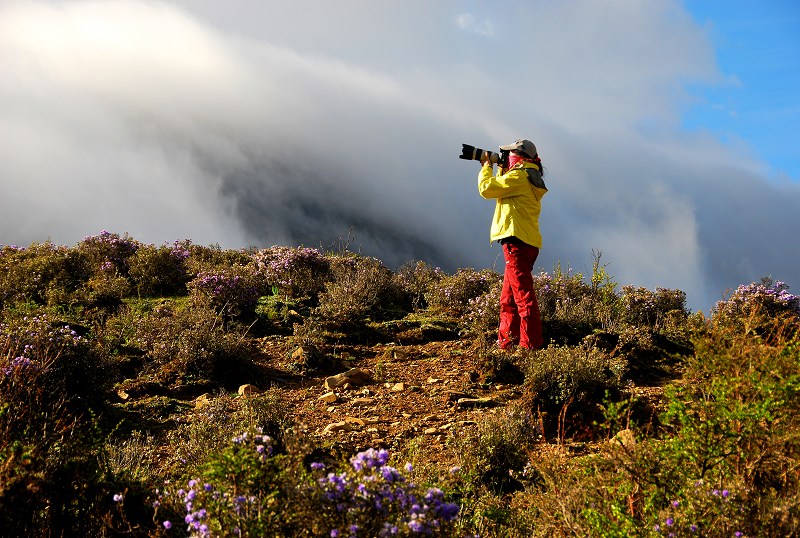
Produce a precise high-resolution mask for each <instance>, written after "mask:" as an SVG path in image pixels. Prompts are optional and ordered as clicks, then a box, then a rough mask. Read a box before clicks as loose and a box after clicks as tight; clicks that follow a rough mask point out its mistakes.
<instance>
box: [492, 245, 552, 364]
mask: <svg viewBox="0 0 800 538" xmlns="http://www.w3.org/2000/svg"><path fill="white" fill-rule="evenodd" d="M503 255H504V256H505V259H506V269H505V272H504V274H503V291H502V293H501V294H500V331H499V334H498V336H497V343H498V345H499V346H500V347H501V348H502V349H506V348H507V347H509V346H512V345H514V344H517V343H519V346H520V347H523V348H526V349H540V348H541V347H542V346H543V345H544V340H543V339H542V317H541V314H540V313H539V303H538V301H537V300H536V293H535V292H534V291H533V276H532V275H531V273H532V271H533V264H534V263H535V262H536V257H537V256H538V255H539V249H538V248H536V247H532V246H530V245H528V244H525V243H522V242H509V243H505V244H504V245H503Z"/></svg>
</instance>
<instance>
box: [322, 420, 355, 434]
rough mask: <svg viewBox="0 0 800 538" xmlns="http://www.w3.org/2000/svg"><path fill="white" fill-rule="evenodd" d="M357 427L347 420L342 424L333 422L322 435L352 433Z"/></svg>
mask: <svg viewBox="0 0 800 538" xmlns="http://www.w3.org/2000/svg"><path fill="white" fill-rule="evenodd" d="M354 429H356V428H355V426H354V425H353V424H351V423H349V422H347V421H346V420H342V421H341V422H333V423H331V424H328V425H327V426H325V429H324V430H322V433H335V432H351V431H353V430H354Z"/></svg>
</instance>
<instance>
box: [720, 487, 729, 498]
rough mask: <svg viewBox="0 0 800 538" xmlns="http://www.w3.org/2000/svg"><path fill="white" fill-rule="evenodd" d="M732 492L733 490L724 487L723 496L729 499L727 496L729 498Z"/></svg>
mask: <svg viewBox="0 0 800 538" xmlns="http://www.w3.org/2000/svg"><path fill="white" fill-rule="evenodd" d="M730 494H731V492H730V491H728V490H727V489H723V490H722V496H723V497H724V498H725V499H727V498H728V495H730Z"/></svg>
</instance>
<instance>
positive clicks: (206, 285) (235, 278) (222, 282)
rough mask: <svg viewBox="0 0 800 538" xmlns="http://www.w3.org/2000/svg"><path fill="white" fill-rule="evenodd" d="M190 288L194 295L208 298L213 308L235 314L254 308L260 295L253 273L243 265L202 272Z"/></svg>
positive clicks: (190, 284)
mask: <svg viewBox="0 0 800 538" xmlns="http://www.w3.org/2000/svg"><path fill="white" fill-rule="evenodd" d="M188 288H189V292H190V294H191V295H192V296H194V297H196V298H201V299H207V300H208V301H209V302H210V304H211V306H212V307H213V308H215V309H218V310H222V311H223V312H224V313H226V314H228V315H234V316H236V315H240V314H242V313H244V312H247V311H250V310H252V309H253V308H254V307H255V304H256V302H257V301H258V297H259V295H260V293H259V290H258V286H257V285H256V284H255V282H254V279H253V278H252V275H250V274H248V272H247V269H246V268H244V267H241V266H234V267H232V268H231V269H228V270H221V271H215V272H211V271H204V272H201V273H199V274H198V275H197V277H196V278H195V279H194V280H192V281H191V282H189V284H188Z"/></svg>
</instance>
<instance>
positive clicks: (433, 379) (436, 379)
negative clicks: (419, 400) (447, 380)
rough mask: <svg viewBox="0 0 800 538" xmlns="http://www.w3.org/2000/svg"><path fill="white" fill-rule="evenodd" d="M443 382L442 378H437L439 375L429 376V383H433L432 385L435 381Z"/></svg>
mask: <svg viewBox="0 0 800 538" xmlns="http://www.w3.org/2000/svg"><path fill="white" fill-rule="evenodd" d="M441 382H442V380H441V379H439V378H437V377H429V378H428V383H429V384H431V385H432V384H434V383H441Z"/></svg>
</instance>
